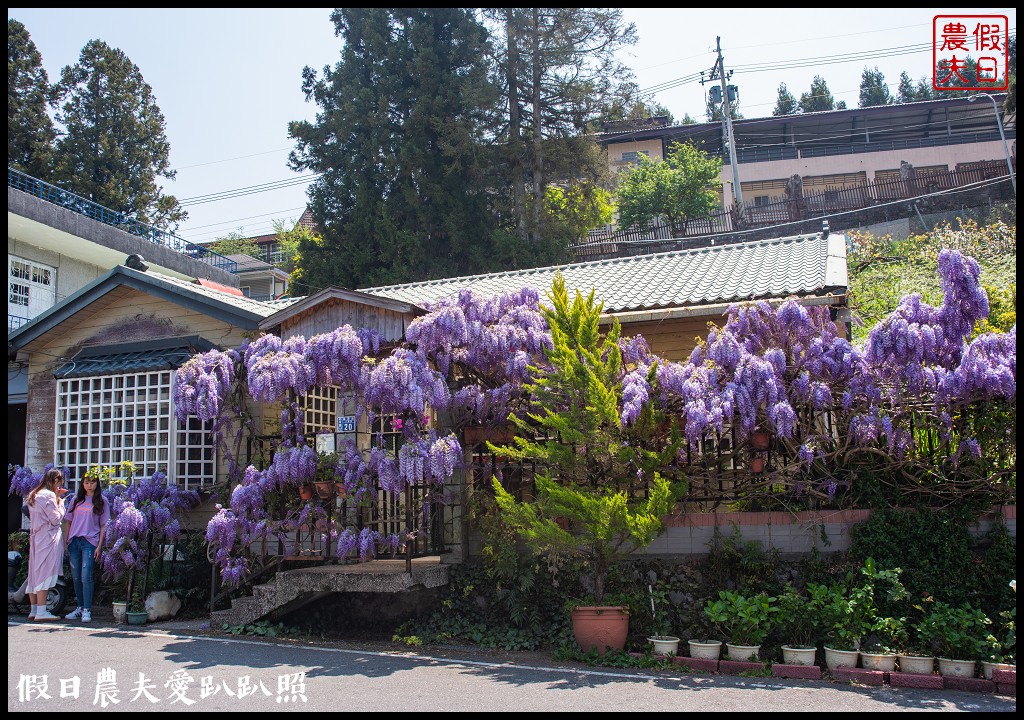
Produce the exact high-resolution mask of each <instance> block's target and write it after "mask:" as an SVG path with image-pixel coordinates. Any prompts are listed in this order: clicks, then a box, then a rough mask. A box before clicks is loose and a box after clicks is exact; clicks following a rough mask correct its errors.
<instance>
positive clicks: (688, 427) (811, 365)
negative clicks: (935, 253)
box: [175, 251, 1016, 582]
mask: <svg viewBox="0 0 1024 720" xmlns="http://www.w3.org/2000/svg"><path fill="white" fill-rule="evenodd" d="M939 272H940V276H941V279H942V286H943V289H944V291H945V299H944V301H943V304H942V305H941V306H940V307H937V308H935V307H931V306H929V305H927V304H926V303H924V302H922V301H921V298H920V297H918V296H915V295H911V296H908V297H906V298H904V299H903V301H902V302H901V303H900V305H899V307H898V308H897V309H896V310H895V311H894V312H893V313H892V314H891V315H890V316H889V317H887V318H885V319H884V320H883V321H882V322H880V323H879V324H878V325H877V326H876V327H875V328H874V329H873V330H872V332H871V334H870V336H869V338H868V342H867V345H866V346H865V347H864V348H863V349H859V348H855V347H853V346H852V345H851V344H850V342H849V341H848V340H847V339H846V338H845V337H843V333H841V332H840V331H839V329H838V328H837V326H836V325H835V323H834V322H833V320H832V319H831V316H830V310H829V308H828V307H827V306H825V305H805V304H801V303H800V302H798V301H796V300H792V299H791V300H787V301H785V302H782V303H781V304H778V305H777V306H775V305H773V304H771V303H768V302H766V301H759V302H753V303H743V304H736V305H734V306H732V307H731V308H730V309H729V312H728V316H727V321H726V323H725V325H724V326H723V327H721V328H716V329H713V330H711V332H710V333H709V335H708V337H707V339H706V341H704V342H701V343H700V344H699V345H698V347H697V348H696V349H695V350H694V351H693V353H692V354H691V356H690V358H689V359H688V360H687V361H685V362H668V361H665V360H664V359H661V358H658V357H657V356H655V355H654V354H653V353H652V352H651V350H650V348H649V347H648V345H647V343H646V342H645V341H644V339H643V338H642V337H634V338H620V340H619V343H618V346H619V349H620V351H621V354H622V361H623V362H622V376H621V380H622V384H621V387H622V394H621V397H620V398H619V400H620V411H621V421H622V423H623V425H624V426H626V427H634V426H636V424H637V423H638V421H639V419H640V418H641V417H642V416H643V415H644V412H645V410H646V409H657V410H658V411H661V412H664V413H668V414H669V416H671V417H674V418H676V420H677V423H678V426H679V428H680V429H681V431H682V433H683V436H684V437H685V439H686V441H687V442H686V447H685V452H684V449H680V450H679V456H678V458H679V462H686V463H690V465H691V469H690V470H688V472H691V471H692V472H698V468H700V467H701V463H702V458H701V453H702V452H703V448H705V447H706V445H705V443H704V441H705V440H706V439H707V438H709V437H711V436H715V435H719V434H722V433H727V432H733V433H735V434H736V437H737V438H738V441H739V442H744V441H746V440H747V439H749V438H750V436H751V435H752V434H753V433H754V432H755V431H760V430H764V431H769V432H770V433H771V434H772V436H773V437H774V438H775V441H774V442H775V443H777V447H778V448H779V449H780V450H781V451H783V455H784V456H785V457H788V458H791V459H792V462H793V465H792V466H791V467H790V468H789V470H787V472H792V473H796V474H800V473H805V474H807V476H808V477H809V478H817V481H818V485H817V486H814V485H808V491H811V490H813V489H815V488H816V489H817V490H818V491H820V492H821V493H823V494H832V493H834V492H835V489H836V483H837V479H838V478H839V475H840V474H841V472H840V469H841V466H842V465H843V463H844V459H845V458H846V457H847V456H848V455H844V453H845V454H849V453H856V452H860V451H861V450H863V449H870V448H874V449H876V450H881V451H882V452H884V453H886V454H887V455H888V456H889V457H891V458H892V459H893V460H894V461H896V462H910V461H914V462H920V463H923V464H926V465H929V466H930V467H939V468H942V467H945V468H946V469H949V468H951V467H953V468H954V469H955V468H956V467H959V465H957V462H958V459H959V458H962V457H967V456H970V457H972V458H975V459H977V458H979V457H984V456H985V455H986V453H992V452H993V449H992V448H987V447H985V446H984V444H983V443H982V442H981V441H980V440H979V438H978V435H977V434H976V433H973V432H972V425H971V423H968V422H965V420H964V418H965V417H967V416H968V414H967V413H965V412H964V408H965V407H973V406H976V405H977V401H978V400H986V401H989V402H992V401H1000V402H1005V403H1010V404H1012V403H1015V401H1016V329H1014V330H1013V331H1011V332H1010V333H1008V334H1004V335H994V334H987V335H982V336H980V337H978V338H976V339H975V340H973V341H969V340H970V335H971V332H972V329H973V328H974V327H975V325H976V324H977V323H978V321H979V320H981V319H983V318H984V317H985V316H986V315H987V312H988V303H987V298H986V296H985V292H984V290H983V289H982V288H981V286H980V284H979V270H978V265H977V263H976V262H975V261H974V260H973V259H971V258H968V257H965V256H963V255H962V254H961V253H959V252H957V251H943V253H942V254H941V255H940V257H939ZM380 347H381V346H380V342H379V338H378V337H377V336H376V335H375V334H374V333H372V332H371V331H367V330H353V329H352V328H351V327H349V326H344V327H341V328H338V329H337V330H335V331H334V332H332V333H325V334H322V335H317V336H314V337H312V338H310V339H309V340H303V339H302V338H290V339H287V340H282V339H280V338H277V337H275V336H272V335H264V336H262V337H260V338H259V339H257V340H255V341H253V342H251V343H248V344H246V345H244V346H243V347H241V348H239V349H238V351H228V352H226V353H219V352H217V351H214V352H211V353H205V354H203V355H198V356H196V357H195V358H193V359H192V360H190V361H189V363H187V364H186V366H185V367H183V368H182V370H181V371H179V373H178V375H177V384H176V387H175V407H176V410H177V413H178V417H179V419H184V418H185V417H186V416H187V415H189V414H196V415H199V416H200V417H202V418H204V419H210V420H213V421H214V422H217V419H218V418H222V417H223V416H224V415H225V414H238V413H239V406H238V402H237V400H234V401H233V400H231V398H232V397H233V395H232V393H235V394H236V396H237V393H238V392H239V389H241V390H243V391H244V392H245V393H247V395H248V397H249V398H250V399H251V400H253V401H255V402H258V403H277V404H279V405H280V407H281V424H282V442H281V444H280V445H279V446H278V447H277V449H276V451H275V454H274V456H273V458H272V459H271V461H270V462H269V463H268V464H267V466H266V467H265V468H264V469H257V467H255V466H249V467H247V468H245V469H244V471H242V470H241V469H239V477H238V484H237V487H235V489H234V491H233V493H232V495H231V502H230V505H229V506H228V507H223V508H221V509H220V510H219V512H218V514H217V515H216V516H215V517H214V518H213V520H212V521H211V522H210V524H209V526H208V530H207V539H208V540H209V541H210V543H211V545H212V546H213V547H214V549H215V553H216V560H217V562H218V563H219V565H220V567H221V569H222V573H223V577H224V579H225V581H228V582H234V581H238V580H240V579H241V578H242V577H244V575H245V573H246V571H247V569H248V560H247V558H246V553H245V551H244V549H245V548H247V547H249V546H250V545H251V544H252V543H253V542H254V541H256V540H259V539H266V538H270V537H275V536H277V537H281V532H282V530H281V528H282V527H293V528H294V527H295V526H296V523H299V522H300V520H301V522H303V523H307V524H308V522H309V521H311V519H313V518H312V515H311V514H310V513H313V512H314V511H313V510H306V509H304V507H298V508H293V509H292V511H291V514H290V515H287V517H280V516H279V515H278V516H274V511H273V509H272V508H270V504H271V503H270V502H269V498H270V496H271V494H272V493H280V492H281V491H282V490H284V489H285V488H289V487H298V486H300V485H302V484H303V483H305V482H308V481H309V480H310V479H312V478H313V477H314V476H315V475H316V474H317V472H318V456H317V453H316V452H314V450H313V449H312V448H311V447H310V446H309V445H308V444H307V442H306V439H305V438H304V437H303V436H302V414H301V413H302V409H301V405H300V403H299V402H298V398H299V397H301V396H302V395H304V394H305V393H307V392H308V391H309V390H310V389H311V388H314V387H327V386H335V387H338V388H341V390H343V391H345V392H348V393H351V394H352V396H354V397H355V399H356V401H357V403H358V412H359V413H360V414H361V415H362V416H363V417H364V419H365V420H366V421H367V422H370V423H372V422H373V420H375V419H381V420H385V421H386V419H387V418H388V417H390V421H389V422H390V423H391V427H392V429H393V430H395V431H396V432H399V433H400V436H401V442H400V443H399V444H398V445H397V446H394V445H388V443H387V442H385V440H384V438H383V435H382V433H374V434H372V437H371V443H370V446H369V447H367V448H357V447H355V446H354V445H351V444H349V445H345V446H343V447H341V448H340V449H339V450H338V453H337V460H336V464H335V466H334V467H333V468H332V469H331V470H330V472H331V474H333V477H334V478H335V480H336V481H337V482H339V483H341V484H342V485H343V488H344V491H345V493H346V495H347V497H349V498H351V499H352V500H354V501H355V502H362V501H367V502H371V501H375V500H376V499H377V498H378V497H379V494H380V493H391V494H398V493H401V492H402V491H403V490H404V489H405V488H407V487H409V486H410V485H417V486H428V487H436V488H442V487H443V486H444V485H445V483H446V482H447V481H448V479H449V478H451V476H452V474H453V473H454V472H455V470H456V468H457V467H458V466H459V465H460V463H461V462H462V455H463V451H462V447H461V445H460V443H459V441H458V439H457V437H456V436H455V435H454V434H451V433H446V432H440V431H439V430H438V429H437V428H435V427H432V426H431V418H432V417H437V416H438V415H442V414H443V415H445V416H447V417H448V418H451V419H452V421H453V423H454V425H455V426H458V425H461V424H462V423H481V424H491V423H494V422H502V421H505V420H506V419H507V418H508V416H509V414H510V413H512V414H516V415H517V416H519V417H524V416H523V415H522V412H523V410H524V408H526V407H527V404H526V403H524V402H523V400H524V398H523V387H524V383H526V382H527V381H529V380H530V379H531V378H532V377H534V376H535V375H536V374H537V373H544V372H547V371H549V370H550V364H549V363H548V362H547V358H546V351H548V350H550V349H551V347H552V342H551V332H550V329H549V328H548V326H547V324H546V321H545V319H544V315H543V313H542V308H541V305H540V295H539V294H538V292H537V291H535V290H530V289H523V290H521V291H519V292H517V293H505V294H502V295H499V296H496V297H492V298H484V297H480V296H477V295H475V294H474V293H472V292H470V291H468V290H464V291H462V292H461V293H459V295H458V296H457V297H454V298H450V299H447V300H443V301H441V302H438V303H437V304H435V305H433V306H431V307H428V312H427V314H426V315H424V316H422V317H419V318H417V319H416V320H414V321H413V322H412V323H411V324H410V326H409V328H408V329H407V332H406V341H405V342H404V343H402V344H400V345H399V346H397V347H394V348H393V349H391V350H390V352H386V353H385V354H384V355H382V356H381V355H379V351H380ZM972 404H974V405H972ZM922 413H925V414H927V416H928V417H929V418H930V419H931V422H932V424H931V425H930V426H927V427H930V428H931V429H932V430H934V431H935V432H936V433H937V435H936V437H937V438H938V445H934V444H932V445H928V447H927V448H925V447H924V446H922V444H921V442H920V439H919V438H917V439H915V438H916V437H917V436H915V434H914V430H915V428H916V429H918V430H920V428H922V427H926V424H925V425H922V419H921V414H922ZM396 447H397V450H396ZM704 466H705V467H708V466H710V460H709V463H705V465H704ZM1013 466H1014V467H1015V458H1014V460H1013ZM812 469H814V470H815V471H814V472H811V470H812ZM691 477H692V474H691ZM440 498H441V494H440V493H437V494H433V495H431V494H429V493H428V495H427V499H426V501H425V503H426V504H427V505H429V503H431V502H440V501H441V500H440ZM426 511H427V508H426V507H424V512H426ZM303 513H305V515H303ZM320 519H321V520H322V518H320ZM284 521H287V522H284ZM282 523H284V524H282ZM375 532H376V531H373V530H368V529H365V528H360V529H358V530H357V529H355V528H351V527H347V526H343V525H342V524H340V521H339V522H338V524H337V526H336V527H334V528H333V529H331V530H330V532H329V533H328V534H329V536H330V537H331V538H335V537H336V538H337V551H338V553H339V556H342V557H345V556H348V555H350V554H351V555H358V556H359V557H361V558H366V557H372V556H373V555H374V553H375V551H376V550H377V549H387V548H390V549H392V550H394V549H396V548H397V547H398V546H399V545H400V544H401V543H402V542H403V538H399V537H398V536H397V535H393V536H387V537H384V536H381V535H379V534H376V535H375V534H374V533H375Z"/></svg>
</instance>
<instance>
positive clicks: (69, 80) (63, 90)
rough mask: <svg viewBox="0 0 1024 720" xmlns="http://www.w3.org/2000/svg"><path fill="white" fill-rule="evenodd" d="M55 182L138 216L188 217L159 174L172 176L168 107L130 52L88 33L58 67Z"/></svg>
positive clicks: (149, 219) (166, 224)
mask: <svg viewBox="0 0 1024 720" xmlns="http://www.w3.org/2000/svg"><path fill="white" fill-rule="evenodd" d="M54 101H55V103H56V104H57V106H58V109H57V114H56V117H57V123H58V125H59V126H60V127H61V130H60V133H59V137H58V140H57V153H56V154H57V159H56V162H55V166H54V172H53V178H54V182H55V184H57V185H60V186H61V187H64V188H67V189H68V190H71V191H72V192H74V193H76V194H78V195H82V196H84V197H87V198H89V199H91V200H93V201H95V202H97V203H99V204H100V205H103V206H105V207H108V208H110V209H112V210H116V211H118V212H123V213H126V214H128V215H131V216H133V217H135V218H137V219H138V220H140V221H141V222H145V223H150V224H152V225H155V226H157V227H160V228H164V229H168V230H171V231H173V230H175V229H176V228H177V226H178V225H179V224H180V223H181V222H182V221H183V220H185V219H186V218H187V217H188V214H187V213H186V212H185V211H184V210H183V209H182V208H181V206H180V205H179V204H178V202H177V200H176V199H175V198H174V196H173V195H165V194H164V193H163V188H162V187H161V186H160V185H159V184H158V182H159V178H167V179H168V180H173V179H174V177H175V174H176V173H175V171H174V170H171V165H170V144H169V143H168V142H167V135H166V134H165V125H166V123H165V121H164V116H163V113H161V112H160V108H159V107H157V104H156V98H154V97H153V90H152V88H151V87H150V86H149V85H148V84H147V83H146V81H145V80H144V79H143V77H142V72H141V71H140V70H139V68H138V66H136V65H135V64H134V63H133V62H132V61H131V60H130V59H128V56H127V55H125V54H124V53H123V52H121V51H120V50H118V49H116V48H112V47H110V46H109V45H107V44H106V43H104V42H103V41H101V40H90V41H89V42H88V43H87V44H86V46H85V47H84V48H82V52H81V55H80V56H79V59H78V62H77V63H76V64H75V65H71V66H67V67H65V68H64V69H63V70H62V71H61V78H60V82H58V83H57V85H56V86H55V88H54Z"/></svg>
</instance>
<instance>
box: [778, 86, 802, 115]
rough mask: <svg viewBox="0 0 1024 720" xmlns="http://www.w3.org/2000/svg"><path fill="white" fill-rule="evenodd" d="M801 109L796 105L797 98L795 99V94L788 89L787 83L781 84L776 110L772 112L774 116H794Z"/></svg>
mask: <svg viewBox="0 0 1024 720" xmlns="http://www.w3.org/2000/svg"><path fill="white" fill-rule="evenodd" d="M798 110H799V108H798V107H797V104H796V98H795V97H793V93H791V92H790V91H789V88H788V87H786V83H780V84H779V97H778V99H777V100H776V101H775V108H774V109H773V110H772V115H775V116H776V117H777V116H779V115H793V114H795V113H796V112H797V111H798Z"/></svg>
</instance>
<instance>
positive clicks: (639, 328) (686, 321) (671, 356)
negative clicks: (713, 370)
mask: <svg viewBox="0 0 1024 720" xmlns="http://www.w3.org/2000/svg"><path fill="white" fill-rule="evenodd" d="M725 319H726V318H725V316H724V315H704V316H701V317H695V318H694V317H687V318H675V319H670V320H656V321H654V322H634V323H626V324H623V325H622V336H623V337H630V336H633V335H643V337H644V339H645V340H646V341H647V344H648V345H649V346H650V348H651V352H653V353H654V354H655V355H659V356H660V357H663V358H665V359H666V360H672V361H675V362H682V361H684V360H687V359H689V357H690V352H691V351H692V350H693V349H694V348H695V347H696V346H697V338H698V337H700V338H702V339H705V340H706V339H707V336H708V322H714V323H715V324H716V325H718V326H722V325H724V324H725Z"/></svg>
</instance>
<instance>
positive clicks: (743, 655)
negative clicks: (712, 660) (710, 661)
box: [725, 643, 761, 662]
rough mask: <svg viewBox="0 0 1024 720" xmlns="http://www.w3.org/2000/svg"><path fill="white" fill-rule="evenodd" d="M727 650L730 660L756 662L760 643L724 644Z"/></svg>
mask: <svg viewBox="0 0 1024 720" xmlns="http://www.w3.org/2000/svg"><path fill="white" fill-rule="evenodd" d="M725 647H726V649H727V650H728V652H729V659H730V660H740V661H749V662H757V654H758V653H759V652H760V651H761V646H760V645H733V644H732V643H726V644H725Z"/></svg>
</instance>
